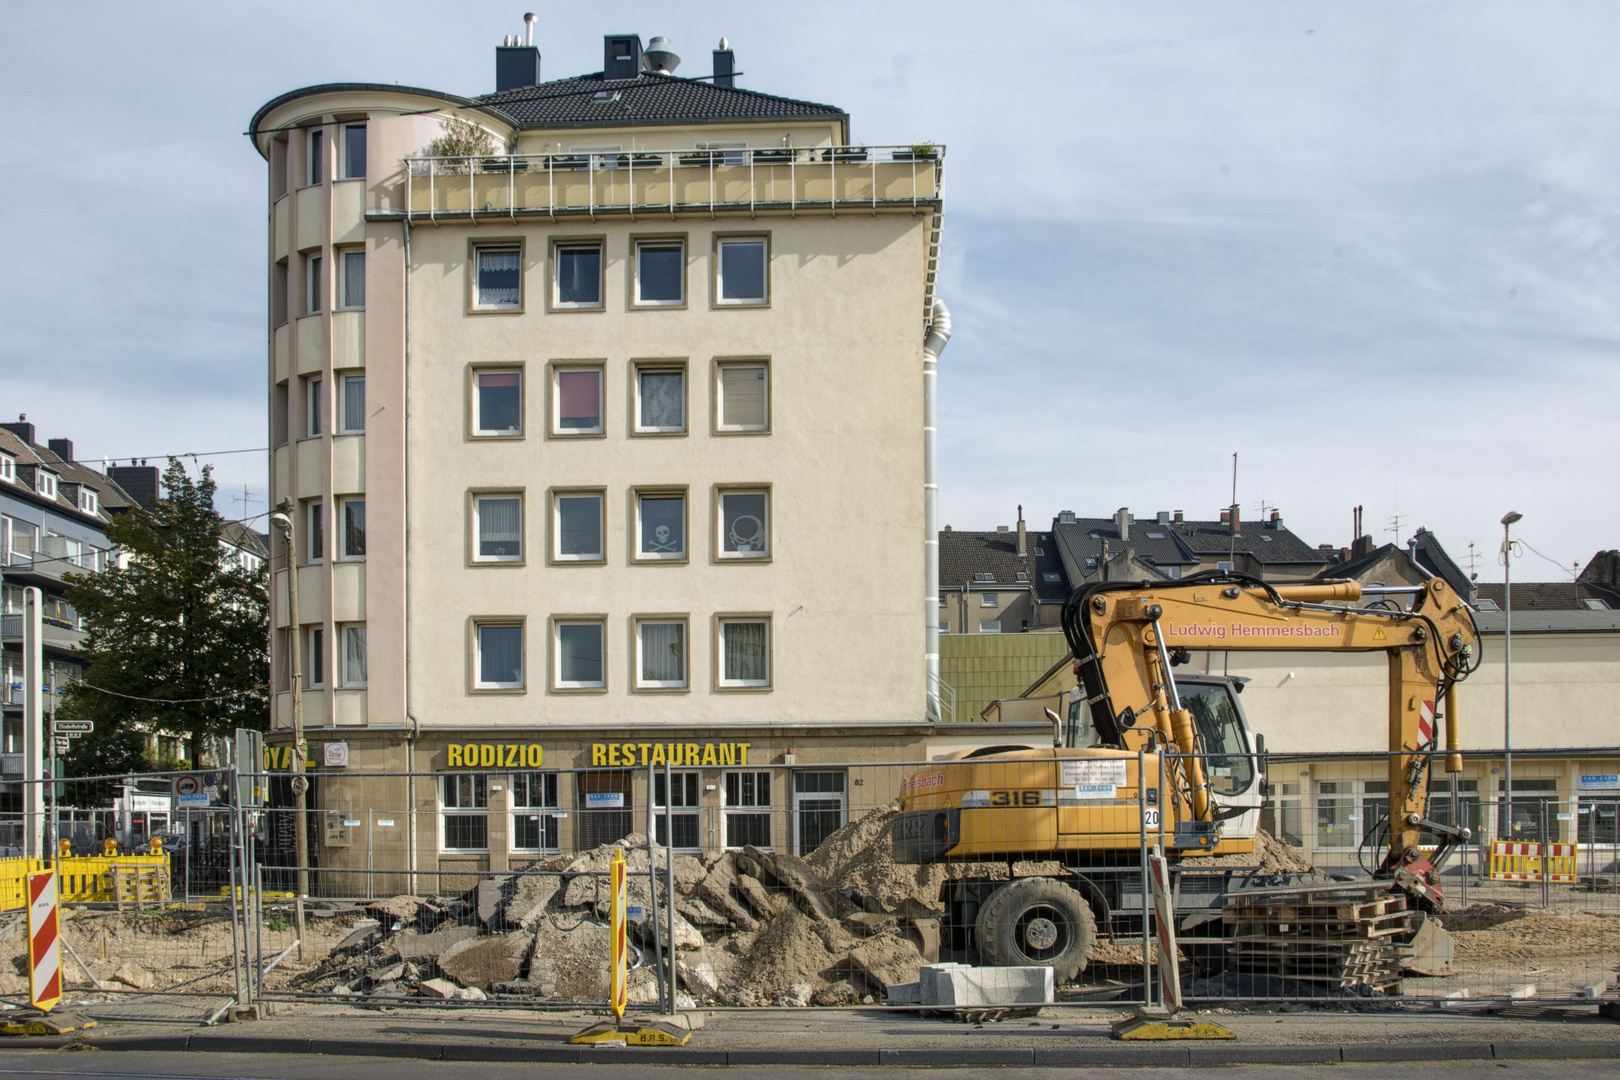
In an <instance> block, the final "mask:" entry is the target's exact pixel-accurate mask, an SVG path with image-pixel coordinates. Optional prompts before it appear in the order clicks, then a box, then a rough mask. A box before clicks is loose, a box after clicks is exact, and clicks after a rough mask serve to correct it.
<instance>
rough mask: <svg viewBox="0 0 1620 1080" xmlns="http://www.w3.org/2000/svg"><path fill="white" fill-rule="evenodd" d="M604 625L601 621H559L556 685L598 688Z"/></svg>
mask: <svg viewBox="0 0 1620 1080" xmlns="http://www.w3.org/2000/svg"><path fill="white" fill-rule="evenodd" d="M602 639H603V627H602V624H601V623H599V622H574V623H570V622H560V623H558V624H557V660H556V671H557V685H558V687H560V688H563V689H576V690H577V689H595V688H599V687H602V686H605V685H606V682H605V681H604V679H603V670H604V665H603V656H602V652H603V650H602V644H603V641H602Z"/></svg>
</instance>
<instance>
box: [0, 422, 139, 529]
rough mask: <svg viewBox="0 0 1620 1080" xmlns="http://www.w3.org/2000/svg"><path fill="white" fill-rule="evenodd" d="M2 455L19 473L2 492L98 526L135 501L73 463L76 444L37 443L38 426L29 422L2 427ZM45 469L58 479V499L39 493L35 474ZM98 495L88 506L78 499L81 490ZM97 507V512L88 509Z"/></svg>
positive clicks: (100, 476) (104, 477)
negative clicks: (87, 490) (90, 506)
mask: <svg viewBox="0 0 1620 1080" xmlns="http://www.w3.org/2000/svg"><path fill="white" fill-rule="evenodd" d="M0 454H4V455H5V456H7V457H9V458H11V459H12V460H13V461H14V462H15V463H16V472H15V474H14V477H13V479H12V480H11V481H10V482H9V483H8V482H6V481H4V480H0V491H6V492H9V493H11V494H13V495H20V496H22V497H25V498H29V499H31V500H33V501H35V502H41V503H44V504H47V505H49V506H51V507H52V509H54V510H57V511H60V512H62V513H66V514H72V515H74V516H76V517H79V518H81V519H84V520H87V521H94V522H96V523H97V524H98V525H105V524H106V523H107V522H109V521H111V520H112V515H113V514H115V513H117V512H118V511H120V510H125V509H127V508H128V507H129V506H130V505H131V504H132V503H133V502H134V500H133V499H131V498H130V496H129V493H128V492H126V491H125V490H124V489H123V488H122V487H120V486H119V485H118V484H117V483H116V482H114V481H113V479H112V478H111V477H109V476H107V475H106V474H104V473H100V472H97V471H96V470H95V469H92V468H90V467H89V466H88V465H81V464H80V463H79V462H77V461H75V460H74V459H73V443H72V441H71V440H68V439H52V440H51V441H50V444H49V445H48V446H40V445H39V444H37V443H35V442H34V425H33V424H30V423H29V422H28V421H27V419H26V418H20V419H18V420H15V421H11V422H8V423H5V424H0ZM35 469H44V470H45V471H47V472H48V473H50V474H51V475H54V476H55V477H56V481H57V482H56V491H55V494H54V495H46V494H44V493H43V492H41V491H40V490H39V484H38V482H37V481H35V480H34V474H33V470H35ZM80 487H83V488H87V489H89V490H90V491H92V492H94V493H95V502H94V503H93V504H87V503H86V502H85V501H83V500H81V499H80V498H79V495H78V488H80ZM87 505H93V508H87Z"/></svg>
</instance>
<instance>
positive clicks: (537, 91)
mask: <svg viewBox="0 0 1620 1080" xmlns="http://www.w3.org/2000/svg"><path fill="white" fill-rule="evenodd" d="M476 100H477V102H478V103H479V104H480V105H485V106H488V107H490V108H493V109H497V110H499V111H500V112H501V113H503V114H504V115H506V116H508V117H510V118H511V119H512V121H513V122H514V123H516V124H517V125H518V126H519V127H520V128H526V129H527V128H548V127H625V126H636V125H642V124H684V123H722V122H726V121H743V122H746V121H751V120H828V121H836V122H839V123H844V122H847V121H848V119H849V117H848V115H847V114H846V113H845V112H844V110H842V109H840V108H837V107H835V106H832V105H818V104H816V103H815V102H813V101H799V100H797V99H795V98H787V97H777V96H775V95H773V94H761V93H758V92H756V91H753V90H743V89H740V88H738V87H728V86H715V85H713V84H712V83H710V82H707V81H702V80H698V79H683V78H681V77H680V76H678V75H657V74H653V73H652V72H643V73H642V74H641V75H639V76H638V77H636V78H633V79H610V78H608V77H607V75H606V74H605V73H604V72H600V71H598V72H596V73H594V74H591V75H578V76H574V77H572V78H567V79H557V80H554V81H552V82H545V83H540V84H538V85H536V86H523V87H518V88H517V89H515V90H506V91H502V92H501V93H498V94H485V95H483V96H481V97H478V98H477V99H476Z"/></svg>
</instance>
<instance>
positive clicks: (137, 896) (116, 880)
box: [111, 866, 169, 911]
mask: <svg viewBox="0 0 1620 1080" xmlns="http://www.w3.org/2000/svg"><path fill="white" fill-rule="evenodd" d="M111 875H112V891H113V900H114V901H116V902H117V904H118V910H119V911H124V910H126V909H128V908H143V907H149V906H150V907H160V906H162V905H163V904H166V903H168V901H169V872H168V871H167V870H164V869H162V868H161V867H145V866H115V867H113V868H112V871H111Z"/></svg>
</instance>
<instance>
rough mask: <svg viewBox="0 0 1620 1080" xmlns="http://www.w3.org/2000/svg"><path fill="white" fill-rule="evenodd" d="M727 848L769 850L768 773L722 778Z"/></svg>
mask: <svg viewBox="0 0 1620 1080" xmlns="http://www.w3.org/2000/svg"><path fill="white" fill-rule="evenodd" d="M725 817H726V847H728V848H742V847H748V846H750V845H752V846H753V847H757V848H764V849H765V850H767V851H769V850H770V848H771V774H770V773H768V772H728V773H726V775H725Z"/></svg>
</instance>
